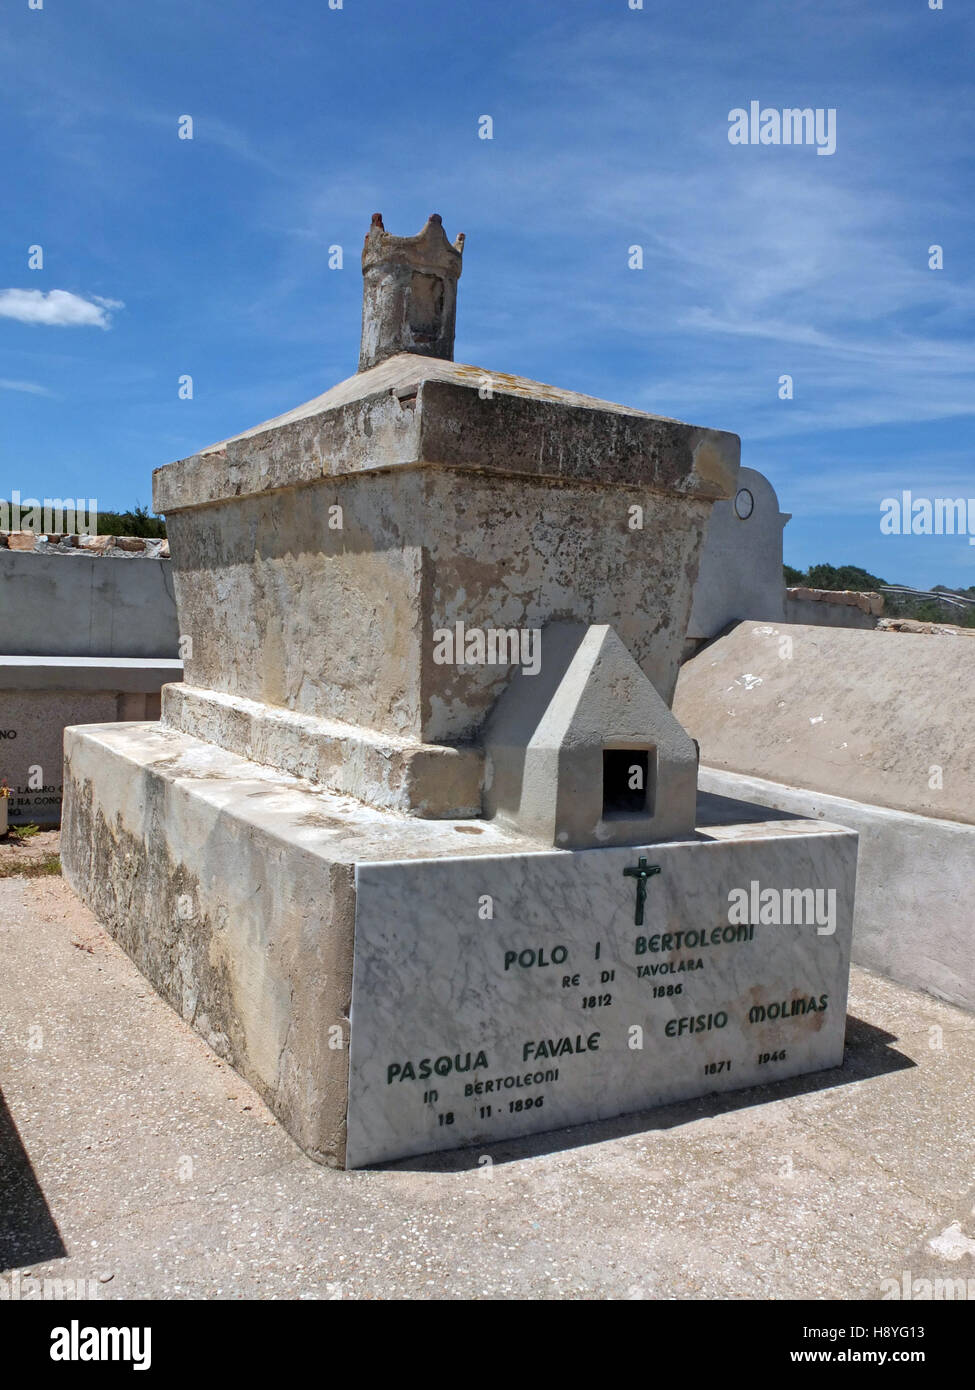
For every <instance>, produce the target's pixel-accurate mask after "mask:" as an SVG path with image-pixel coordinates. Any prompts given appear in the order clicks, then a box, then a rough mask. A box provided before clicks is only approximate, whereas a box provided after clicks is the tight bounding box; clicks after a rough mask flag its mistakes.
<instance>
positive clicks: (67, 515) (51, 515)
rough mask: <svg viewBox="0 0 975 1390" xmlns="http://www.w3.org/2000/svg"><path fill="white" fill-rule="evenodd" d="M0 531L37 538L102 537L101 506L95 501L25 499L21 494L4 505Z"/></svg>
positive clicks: (1, 510) (81, 498)
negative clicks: (20, 533) (41, 536)
mask: <svg viewBox="0 0 975 1390" xmlns="http://www.w3.org/2000/svg"><path fill="white" fill-rule="evenodd" d="M0 531H32V532H33V533H34V534H35V535H45V534H47V535H78V536H97V535H98V503H97V501H96V500H95V498H94V497H89V498H87V499H86V498H84V497H45V498H44V499H43V500H41V499H40V498H37V497H24V498H21V495H20V493H19V492H18V491H16V490H15V491H14V492H12V493H11V494H10V500H9V501H5V500H4V501H0Z"/></svg>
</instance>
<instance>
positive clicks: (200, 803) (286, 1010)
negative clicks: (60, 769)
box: [62, 724, 537, 1163]
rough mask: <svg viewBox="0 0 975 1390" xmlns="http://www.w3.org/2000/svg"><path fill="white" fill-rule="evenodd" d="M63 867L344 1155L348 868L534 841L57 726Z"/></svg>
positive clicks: (211, 755) (198, 747) (208, 1025)
mask: <svg viewBox="0 0 975 1390" xmlns="http://www.w3.org/2000/svg"><path fill="white" fill-rule="evenodd" d="M65 779H66V780H65V799H64V819H63V826H62V857H63V864H64V872H65V875H66V877H67V878H68V880H69V882H70V883H71V884H72V886H73V887H74V888H75V890H76V891H77V893H78V894H79V896H80V897H81V898H82V899H83V900H84V901H85V902H86V903H87V904H88V905H89V906H90V907H91V908H92V910H93V911H94V913H95V915H96V916H97V917H98V919H99V920H100V921H101V922H103V923H105V924H106V926H107V927H108V929H109V931H110V932H111V933H112V935H113V936H114V937H115V938H116V939H117V940H118V941H120V942H121V944H122V945H123V946H124V947H125V949H126V951H128V953H129V954H130V955H131V956H132V958H133V960H134V961H135V962H136V964H137V965H138V966H139V968H140V970H142V972H143V973H144V974H145V975H146V977H147V978H148V979H149V980H150V981H151V982H152V984H153V985H154V986H155V988H156V989H158V990H159V992H160V993H161V994H162V995H163V997H164V998H165V999H166V1000H167V1001H168V1002H169V1003H170V1004H171V1005H172V1006H173V1008H174V1009H176V1010H178V1011H179V1012H180V1013H181V1014H182V1015H183V1017H184V1018H187V1019H188V1020H190V1021H191V1022H192V1024H193V1026H194V1028H196V1030H197V1031H198V1032H199V1033H200V1034H201V1035H202V1036H203V1037H204V1038H205V1039H206V1041H207V1042H208V1043H209V1044H210V1046H212V1047H213V1048H214V1049H215V1051H217V1052H218V1053H219V1054H220V1055H221V1056H222V1057H224V1058H225V1059H226V1060H227V1061H229V1062H230V1063H231V1064H232V1065H233V1066H234V1067H235V1068H236V1069H237V1070H238V1071H239V1072H240V1073H241V1074H242V1075H243V1076H245V1077H246V1078H247V1079H248V1080H249V1081H250V1082H251V1083H252V1084H253V1085H254V1086H255V1087H256V1088H257V1090H258V1091H259V1092H260V1093H261V1095H262V1096H263V1097H264V1099H265V1100H266V1101H267V1103H268V1105H270V1107H271V1108H272V1110H274V1112H275V1114H277V1115H278V1116H279V1117H280V1118H281V1119H282V1120H283V1122H284V1124H285V1125H286V1127H287V1129H288V1130H289V1132H290V1133H292V1134H293V1135H294V1136H295V1137H296V1138H297V1139H298V1141H299V1143H300V1144H301V1146H302V1147H303V1148H304V1149H306V1150H307V1151H308V1152H309V1153H310V1154H312V1155H313V1156H314V1157H315V1158H316V1159H318V1160H319V1161H320V1162H324V1163H330V1162H331V1163H341V1162H342V1160H343V1156H344V1147H345V1112H346V1095H347V1083H348V1051H347V1048H348V1012H349V1000H350V995H351V978H352V948H353V935H354V931H353V928H354V910H355V904H354V889H353V868H354V865H355V863H356V862H357V861H359V860H368V861H375V860H380V859H402V858H411V857H414V856H417V855H420V856H429V855H437V854H441V855H442V854H447V853H451V852H453V853H455V854H456V853H458V852H462V853H464V854H468V855H469V854H487V853H491V852H492V851H493V852H498V851H499V850H509V851H511V852H517V851H523V850H526V849H528V850H532V849H537V846H534V845H532V844H530V843H529V842H527V841H525V840H522V839H519V838H518V837H512V836H504V835H502V834H501V833H500V832H499V831H496V830H494V829H492V827H490V826H483V825H482V826H479V827H477V830H476V831H475V832H473V833H472V832H471V830H470V828H469V827H468V826H466V825H465V826H463V827H461V829H459V830H455V829H454V827H453V825H452V824H450V823H449V822H444V821H421V820H417V819H411V818H409V817H406V816H394V815H392V814H390V813H385V814H383V813H380V812H378V811H375V810H372V809H370V808H368V807H366V806H364V805H362V804H361V803H359V802H356V801H353V800H351V798H348V797H339V796H335V795H329V794H327V793H324V792H316V791H314V790H312V789H311V787H310V786H309V784H307V783H303V782H300V781H298V780H297V779H296V778H294V777H287V776H285V775H284V774H282V773H279V772H272V771H271V770H269V769H267V768H264V767H261V766H259V765H258V764H256V763H251V762H244V761H243V760H242V759H241V758H239V757H237V756H235V755H234V754H232V753H228V752H226V751H224V750H223V749H220V748H217V747H215V746H213V745H210V744H206V743H202V742H200V741H199V740H196V739H192V738H189V737H187V736H186V735H185V734H177V733H173V732H171V731H168V730H166V729H163V728H161V727H159V726H158V725H154V724H150V725H139V724H127V725H126V724H105V725H102V726H97V725H96V726H90V727H87V728H80V729H68V730H67V731H66V732H65Z"/></svg>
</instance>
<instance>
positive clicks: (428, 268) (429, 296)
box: [359, 212, 465, 372]
mask: <svg viewBox="0 0 975 1390" xmlns="http://www.w3.org/2000/svg"><path fill="white" fill-rule="evenodd" d="M464 240H465V238H464V235H463V233H461V235H460V236H459V237H458V238H457V240H456V241H455V242H454V243H453V245H451V244H450V242H449V241H448V240H447V235H446V233H445V232H444V229H443V219H442V218H441V216H440V214H439V213H437V212H435V213H433V214H432V215H431V216H430V217H429V218H428V219H427V222H426V225H425V226H424V228H423V230H422V231H421V232H420V233H419V234H418V235H417V236H406V237H403V236H393V235H391V233H389V232H387V231H386V228H385V227H384V226H383V216H382V213H381V212H375V213H373V216H372V225H371V226H370V228H369V231H368V232H367V233H366V240H365V245H364V246H363V248H362V277H363V293H362V344H361V347H360V350H359V371H360V372H364V371H367V370H368V368H370V367H375V366H376V365H377V363H379V362H383V361H385V360H386V358H387V357H393V356H394V355H395V354H396V353H398V352H413V353H417V354H418V355H420V356H422V357H440V358H444V359H446V360H447V361H451V362H452V361H453V357H454V325H455V321H456V316H457V281H458V280H459V278H460V273H461V267H462V258H463V252H464Z"/></svg>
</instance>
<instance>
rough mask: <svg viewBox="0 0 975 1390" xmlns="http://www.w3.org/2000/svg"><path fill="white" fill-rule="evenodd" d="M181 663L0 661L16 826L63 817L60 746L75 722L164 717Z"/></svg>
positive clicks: (0, 765)
mask: <svg viewBox="0 0 975 1390" xmlns="http://www.w3.org/2000/svg"><path fill="white" fill-rule="evenodd" d="M182 669H183V668H182V663H181V662H179V661H174V660H167V659H165V658H160V659H154V660H150V659H148V658H143V657H79V656H0V778H2V779H3V780H5V781H6V783H7V785H8V786H9V787H10V798H9V800H8V802H7V806H8V810H9V814H10V824H11V825H30V824H36V825H57V823H58V821H59V820H60V819H61V789H62V788H61V764H62V761H63V755H62V750H61V741H62V735H63V733H64V729H65V727H66V726H67V725H69V724H81V723H85V724H87V723H103V722H105V721H108V720H115V719H121V720H126V721H130V720H135V719H158V718H159V711H160V700H159V692H160V689H161V687H162V685H163V683H164V682H165V681H171V680H176V679H178V678H179V676H180V674H181V673H182Z"/></svg>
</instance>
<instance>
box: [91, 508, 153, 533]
mask: <svg viewBox="0 0 975 1390" xmlns="http://www.w3.org/2000/svg"><path fill="white" fill-rule="evenodd" d="M98 534H99V535H100V536H145V537H147V538H148V539H153V538H156V539H159V538H165V535H166V523H165V521H164V520H163V519H162V517H161V516H153V515H152V514H151V513H150V511H149V508H148V507H140V506H139V504H138V503H136V505H135V507H134V508H133V509H132V511H129V512H99V513H98Z"/></svg>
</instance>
